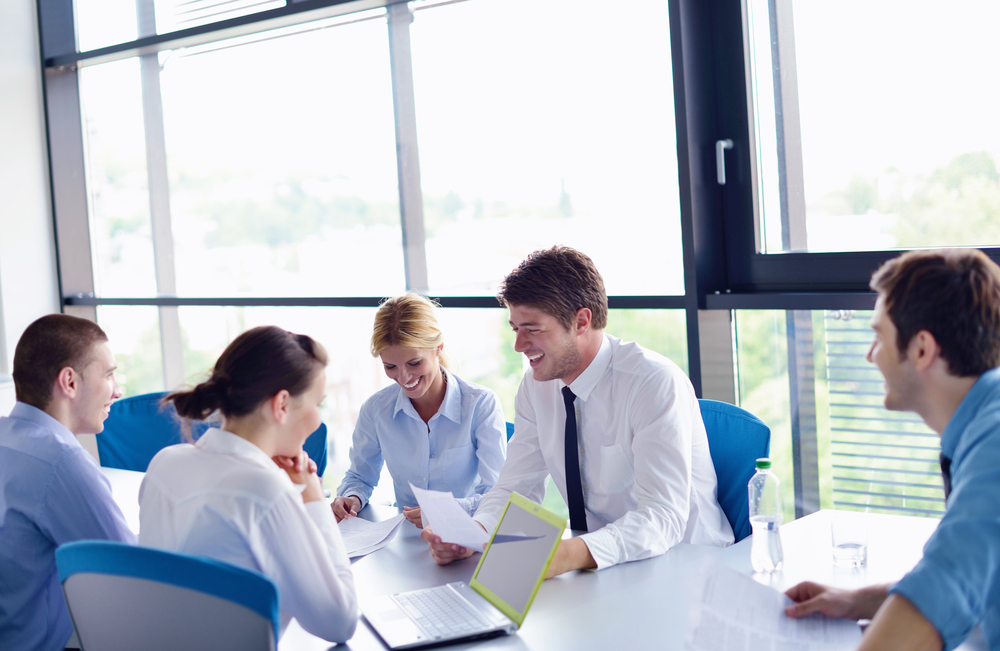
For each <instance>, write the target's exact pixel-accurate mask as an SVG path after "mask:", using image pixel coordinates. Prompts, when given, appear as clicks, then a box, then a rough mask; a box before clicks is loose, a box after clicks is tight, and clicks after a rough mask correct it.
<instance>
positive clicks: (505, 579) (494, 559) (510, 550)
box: [469, 493, 566, 626]
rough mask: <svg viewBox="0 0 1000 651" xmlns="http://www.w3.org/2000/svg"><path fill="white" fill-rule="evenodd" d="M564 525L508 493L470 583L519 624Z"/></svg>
mask: <svg viewBox="0 0 1000 651" xmlns="http://www.w3.org/2000/svg"><path fill="white" fill-rule="evenodd" d="M565 528H566V520H565V519H562V518H560V517H558V516H556V515H554V514H553V513H550V512H549V511H547V510H545V509H544V508H542V507H540V506H538V505H537V504H535V503H534V502H531V501H530V500H528V499H527V498H525V497H523V496H521V495H518V494H517V493H513V494H511V496H510V499H509V500H508V501H507V507H506V509H505V510H504V514H503V516H502V517H501V519H500V522H499V524H497V528H496V531H495V532H494V533H493V538H492V539H491V540H490V544H489V547H487V549H486V551H485V552H484V553H483V557H482V559H481V560H480V562H479V567H478V568H476V573H475V575H473V577H472V580H471V581H470V582H469V585H470V587H472V588H473V589H475V590H476V591H477V592H479V593H480V594H481V595H483V597H485V598H486V599H487V600H489V601H490V602H491V603H492V604H493V605H494V606H496V607H497V608H499V609H500V610H501V611H503V613H504V614H505V615H507V616H508V617H510V618H511V619H512V620H514V621H515V622H516V623H517V624H518V626H520V624H521V621H522V620H523V619H524V616H525V614H526V613H527V612H528V608H529V606H531V601H532V600H533V599H534V596H535V593H536V592H537V591H538V587H539V586H540V585H541V583H542V581H543V580H544V579H545V572H546V570H548V567H549V563H550V562H551V560H552V557H553V556H554V555H555V551H556V548H557V546H558V543H559V539H560V538H561V537H562V532H563V530H564V529H565ZM482 588H485V590H483V589H482Z"/></svg>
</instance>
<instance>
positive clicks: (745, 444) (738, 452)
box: [698, 400, 771, 542]
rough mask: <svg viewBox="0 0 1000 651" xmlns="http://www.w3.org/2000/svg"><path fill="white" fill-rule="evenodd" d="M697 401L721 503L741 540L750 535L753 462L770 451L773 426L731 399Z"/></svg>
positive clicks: (754, 470)
mask: <svg viewBox="0 0 1000 651" xmlns="http://www.w3.org/2000/svg"><path fill="white" fill-rule="evenodd" d="M698 403H699V404H700V406H701V418H702V420H703V421H705V431H706V432H707V433H708V448H709V451H710V452H711V454H712V464H713V465H714V466H715V475H716V477H717V478H718V484H719V489H718V499H719V505H720V506H721V507H722V511H723V512H724V513H725V514H726V517H727V518H728V519H729V524H731V525H732V527H733V533H734V534H735V535H736V541H737V542H739V541H740V540H743V539H744V538H746V537H747V536H749V535H750V503H749V499H748V495H747V484H748V483H749V482H750V478H751V477H753V474H754V473H755V472H756V467H755V463H754V462H755V461H756V460H757V459H759V458H760V457H766V456H768V454H769V451H770V448H771V428H769V427H768V426H767V425H765V424H764V421H762V420H761V419H759V418H757V417H756V416H754V415H753V414H751V413H750V412H749V411H746V410H745V409H740V408H739V407H737V406H735V405H731V404H729V403H728V402H719V401H717V400H699V401H698Z"/></svg>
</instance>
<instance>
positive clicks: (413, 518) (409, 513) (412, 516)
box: [403, 506, 424, 529]
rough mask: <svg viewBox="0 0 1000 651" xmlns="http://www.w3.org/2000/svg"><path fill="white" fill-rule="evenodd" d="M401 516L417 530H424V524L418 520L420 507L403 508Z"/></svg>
mask: <svg viewBox="0 0 1000 651" xmlns="http://www.w3.org/2000/svg"><path fill="white" fill-rule="evenodd" d="M403 515H404V516H406V519H407V520H409V521H410V522H412V523H413V524H415V525H417V529H423V528H424V522H423V520H421V519H420V507H419V506H404V507H403Z"/></svg>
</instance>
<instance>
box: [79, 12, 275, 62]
mask: <svg viewBox="0 0 1000 651" xmlns="http://www.w3.org/2000/svg"><path fill="white" fill-rule="evenodd" d="M284 6H285V0H75V6H74V10H75V12H76V26H77V40H78V42H79V50H80V51H81V52H86V51H88V50H96V49H97V48H101V47H107V46H109V45H115V44H117V43H125V42H127V41H133V40H135V39H136V38H138V37H139V30H138V24H137V21H136V14H137V10H138V11H139V12H141V13H142V15H144V16H149V15H150V14H153V15H155V18H156V20H155V27H156V33H157V34H166V33H169V32H176V31H178V30H181V29H187V28H190V27H197V26H199V25H206V24H209V23H216V22H219V21H221V20H227V19H229V18H237V17H239V16H245V15H248V14H256V13H260V12H262V11H266V10H268V9H277V8H280V7H284ZM144 35H145V34H144Z"/></svg>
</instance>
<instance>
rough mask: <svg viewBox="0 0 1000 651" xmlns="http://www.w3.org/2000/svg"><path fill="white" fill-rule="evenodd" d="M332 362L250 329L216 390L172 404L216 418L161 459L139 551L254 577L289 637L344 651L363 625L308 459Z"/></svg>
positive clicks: (143, 516) (202, 387)
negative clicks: (275, 594) (273, 600)
mask: <svg viewBox="0 0 1000 651" xmlns="http://www.w3.org/2000/svg"><path fill="white" fill-rule="evenodd" d="M326 364H327V356H326V351H325V350H324V349H323V347H322V346H321V345H320V344H319V343H317V342H315V341H313V340H312V339H310V338H309V337H307V336H305V335H296V334H292V333H291V332H288V331H286V330H282V329H281V328H277V327H275V326H263V327H258V328H253V329H251V330H248V331H247V332H244V333H243V334H241V335H240V336H239V337H237V338H236V339H235V340H234V341H233V342H232V343H231V344H229V346H228V347H227V348H226V350H225V351H224V352H223V353H222V356H221V357H220V358H219V361H218V362H216V364H215V368H214V369H213V370H212V376H211V377H210V378H209V379H208V381H206V382H204V383H202V384H199V385H198V386H196V387H194V388H193V389H191V390H190V391H179V392H176V393H172V394H170V395H168V396H167V397H166V398H164V402H172V403H173V404H174V406H175V407H176V409H177V413H178V414H179V415H180V416H181V417H183V418H186V419H204V418H206V417H208V416H209V415H211V414H213V413H215V412H220V413H221V415H222V425H221V426H220V427H218V428H212V429H209V430H208V431H207V432H205V433H204V434H203V435H202V437H201V438H200V439H198V442H197V443H195V444H193V445H192V444H181V445H174V446H171V447H167V448H164V449H163V450H161V451H160V452H159V453H158V454H157V455H156V456H155V457H153V460H152V461H151V462H150V464H149V469H148V471H147V472H146V477H145V479H144V480H143V482H142V488H141V489H140V491H139V506H140V512H139V520H140V527H139V531H140V534H139V544H141V545H146V546H149V547H159V548H161V549H166V550H170V551H176V552H183V553H188V554H198V555H201V556H208V557H211V558H215V559H218V560H221V561H226V562H228V563H233V564H235V565H241V566H243V567H248V568H250V569H253V570H257V571H258V572H261V573H263V574H265V575H267V576H268V577H270V578H271V579H272V580H273V581H274V582H275V583H276V584H277V585H278V590H279V593H280V595H281V629H282V631H284V629H285V627H286V626H287V624H288V621H289V620H290V619H291V618H292V617H295V618H296V619H297V620H298V621H299V624H301V626H302V628H304V629H305V630H307V631H309V632H310V633H312V634H313V635H317V636H319V637H322V638H324V639H326V640H329V641H331V642H345V641H347V640H348V639H350V638H351V636H353V635H354V629H355V627H356V626H357V622H358V607H357V599H356V597H355V592H354V579H353V576H352V574H351V565H350V561H349V560H348V558H347V553H346V551H345V549H344V542H343V540H342V539H341V537H340V531H339V529H338V527H337V524H336V522H335V521H334V519H333V517H332V514H331V513H330V509H329V508H328V507H327V505H326V500H325V499H323V489H322V486H321V485H320V481H319V477H317V476H316V465H315V464H314V463H313V462H312V461H311V460H310V459H309V457H308V455H306V453H305V452H303V451H302V444H303V443H304V442H305V440H306V438H308V437H309V435H310V434H311V433H312V432H314V431H315V430H316V428H318V427H319V425H320V413H319V406H320V403H321V402H323V398H324V397H325V391H326V370H325V368H326Z"/></svg>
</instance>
